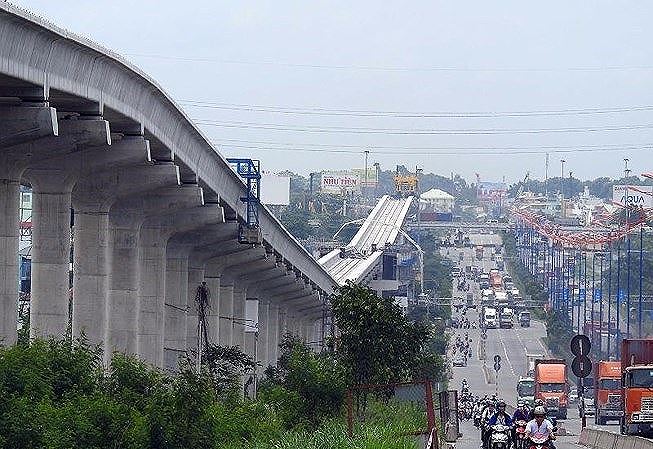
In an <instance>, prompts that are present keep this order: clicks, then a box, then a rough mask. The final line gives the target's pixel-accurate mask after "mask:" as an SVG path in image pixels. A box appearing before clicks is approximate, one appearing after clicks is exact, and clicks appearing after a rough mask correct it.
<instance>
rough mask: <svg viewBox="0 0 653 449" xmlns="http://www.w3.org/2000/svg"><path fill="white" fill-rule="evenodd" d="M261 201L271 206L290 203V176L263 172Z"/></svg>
mask: <svg viewBox="0 0 653 449" xmlns="http://www.w3.org/2000/svg"><path fill="white" fill-rule="evenodd" d="M261 203H263V204H267V205H270V206H287V205H289V204H290V176H279V175H275V174H272V173H262V174H261Z"/></svg>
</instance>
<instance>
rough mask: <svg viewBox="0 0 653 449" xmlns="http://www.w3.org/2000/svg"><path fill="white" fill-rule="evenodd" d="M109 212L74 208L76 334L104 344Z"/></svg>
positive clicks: (74, 319) (74, 331)
mask: <svg viewBox="0 0 653 449" xmlns="http://www.w3.org/2000/svg"><path fill="white" fill-rule="evenodd" d="M108 226H109V213H108V211H106V210H105V211H102V210H82V209H77V210H75V251H74V252H73V253H74V260H73V317H72V321H73V335H74V336H76V337H78V336H81V335H84V336H85V337H86V338H87V340H88V342H89V343H90V344H91V345H103V344H104V339H105V329H106V299H107V298H106V295H107V287H108V273H109V271H108V266H107V264H108V256H109V254H108Z"/></svg>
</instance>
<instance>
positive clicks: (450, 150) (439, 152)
mask: <svg viewBox="0 0 653 449" xmlns="http://www.w3.org/2000/svg"><path fill="white" fill-rule="evenodd" d="M212 142H213V143H214V144H216V145H219V146H224V147H226V148H242V149H250V150H265V151H299V152H307V153H327V154H328V153H333V154H356V155H359V154H361V153H363V152H364V151H369V153H370V154H378V155H395V156H456V155H470V156H491V155H537V154H542V155H544V154H546V153H554V154H562V153H584V152H612V151H626V150H627V151H643V150H650V149H653V144H641V145H628V146H623V145H619V146H610V145H608V146H601V145H591V146H576V147H573V146H569V147H523V148H519V147H512V148H511V147H508V148H500V147H485V148H476V149H475V148H464V147H459V148H456V147H443V148H432V149H424V150H421V151H414V150H409V151H403V150H402V148H401V147H395V148H394V149H392V150H390V149H388V148H390V147H375V146H358V147H357V148H359V150H356V149H354V148H349V149H345V148H335V147H324V148H320V147H313V148H307V147H303V146H274V145H265V144H249V145H248V144H240V143H230V142H227V143H224V144H223V143H221V141H220V140H213V141H212ZM352 147H354V146H352ZM380 148H385V149H380Z"/></svg>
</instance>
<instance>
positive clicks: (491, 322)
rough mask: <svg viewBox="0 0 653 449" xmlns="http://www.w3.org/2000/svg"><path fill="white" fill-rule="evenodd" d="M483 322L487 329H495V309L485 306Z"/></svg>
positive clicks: (497, 324)
mask: <svg viewBox="0 0 653 449" xmlns="http://www.w3.org/2000/svg"><path fill="white" fill-rule="evenodd" d="M483 322H484V324H485V327H487V328H488V329H497V328H498V327H499V322H498V318H497V311H496V309H493V308H492V307H487V308H486V309H485V312H484V313H483Z"/></svg>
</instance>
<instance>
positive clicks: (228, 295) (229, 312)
mask: <svg viewBox="0 0 653 449" xmlns="http://www.w3.org/2000/svg"><path fill="white" fill-rule="evenodd" d="M218 314H219V326H218V327H219V331H218V333H219V336H220V339H219V340H218V341H219V342H220V344H221V345H223V346H233V345H234V344H235V343H234V339H233V335H234V330H233V316H234V286H233V285H224V286H222V285H221V286H220V303H219V305H218Z"/></svg>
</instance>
